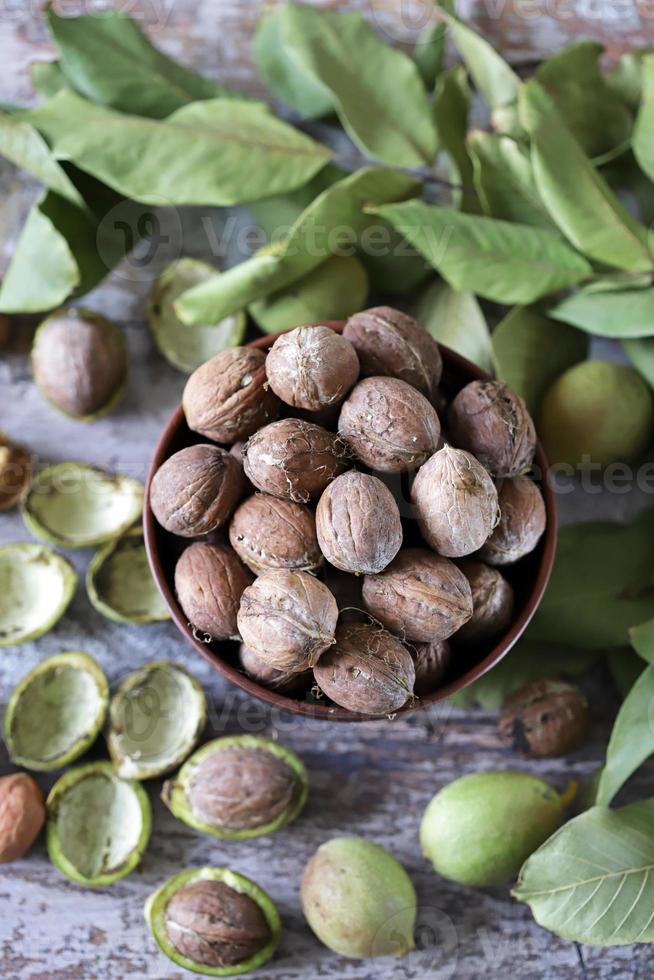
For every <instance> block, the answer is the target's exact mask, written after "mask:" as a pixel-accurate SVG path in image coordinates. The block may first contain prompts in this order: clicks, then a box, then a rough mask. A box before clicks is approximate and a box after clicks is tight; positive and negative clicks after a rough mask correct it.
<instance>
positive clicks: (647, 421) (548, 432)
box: [538, 361, 654, 467]
mask: <svg viewBox="0 0 654 980" xmlns="http://www.w3.org/2000/svg"><path fill="white" fill-rule="evenodd" d="M538 431H539V435H540V437H541V439H542V441H543V444H544V446H545V451H546V453H547V456H548V458H549V461H550V463H553V464H556V463H568V464H570V465H572V466H575V467H578V466H581V467H583V466H588V464H589V463H599V464H600V465H601V466H608V464H609V463H614V462H629V461H631V460H635V459H638V457H639V456H641V455H642V454H643V453H644V452H645V450H646V449H647V447H648V445H649V442H650V440H651V437H652V432H653V431H654V399H653V398H652V392H651V391H650V389H649V387H648V386H647V384H646V383H645V381H643V379H642V377H641V376H640V375H639V374H638V372H637V371H634V369H633V368H629V367H624V366H623V365H622V364H614V363H613V362H611V361H583V362H582V363H581V364H577V365H575V366H574V367H572V368H570V369H569V370H568V371H566V372H565V374H563V375H562V376H561V377H560V378H559V379H558V380H557V381H555V382H554V384H553V385H552V387H551V388H550V389H549V390H548V392H547V394H546V395H545V398H544V399H543V403H542V406H541V410H540V420H539V426H538Z"/></svg>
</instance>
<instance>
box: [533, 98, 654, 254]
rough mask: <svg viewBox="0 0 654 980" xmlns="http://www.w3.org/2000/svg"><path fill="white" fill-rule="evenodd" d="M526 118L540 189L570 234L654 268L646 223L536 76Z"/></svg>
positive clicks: (592, 250) (581, 243) (595, 250)
mask: <svg viewBox="0 0 654 980" xmlns="http://www.w3.org/2000/svg"><path fill="white" fill-rule="evenodd" d="M520 118H521V121H522V124H523V126H524V127H525V129H526V130H527V132H528V133H529V135H530V137H531V160H532V165H533V168H534V178H535V180H536V186H537V188H538V192H539V195H540V197H541V199H542V200H543V202H544V204H545V206H546V208H547V210H548V211H549V213H550V215H551V217H552V219H553V221H554V222H555V223H556V224H557V225H558V227H559V228H560V229H561V231H562V232H563V234H564V235H565V236H566V238H568V240H569V241H571V242H572V244H573V245H574V246H575V247H576V248H578V249H579V250H580V251H581V252H584V253H585V254H586V255H588V256H590V257H591V258H593V259H596V260H597V261H598V262H603V263H604V264H606V265H608V266H612V267H616V268H619V269H627V270H628V271H630V272H639V271H644V270H649V269H651V268H652V265H653V263H652V256H651V254H650V250H649V246H648V240H647V231H646V229H645V228H644V227H643V226H642V225H641V224H640V223H639V222H638V221H636V219H635V218H633V217H632V216H631V215H630V214H629V212H628V211H627V209H626V208H625V207H624V206H623V205H622V204H621V203H620V201H619V200H618V198H617V197H616V196H615V195H614V193H613V192H612V190H611V188H610V187H609V185H608V184H607V183H606V181H605V180H604V178H603V177H602V176H601V174H599V173H598V171H597V170H596V169H595V167H594V166H593V164H592V163H591V162H590V160H589V159H588V157H587V156H586V154H585V153H584V151H583V150H582V148H581V146H580V145H579V143H578V142H577V140H576V139H575V138H574V136H573V135H572V133H571V132H570V130H569V129H568V127H567V126H566V124H565V122H564V121H563V119H562V118H561V116H560V114H559V112H558V110H557V108H556V106H555V104H554V102H553V101H552V99H551V98H550V97H549V96H548V94H547V92H545V90H544V89H543V88H542V86H541V85H540V84H539V83H538V82H537V81H535V80H532V81H530V82H528V83H527V84H526V85H524V86H523V87H522V90H521V94H520Z"/></svg>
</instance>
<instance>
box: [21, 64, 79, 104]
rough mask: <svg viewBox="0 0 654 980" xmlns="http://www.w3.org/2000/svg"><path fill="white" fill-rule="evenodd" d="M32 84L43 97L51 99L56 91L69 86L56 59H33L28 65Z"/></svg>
mask: <svg viewBox="0 0 654 980" xmlns="http://www.w3.org/2000/svg"><path fill="white" fill-rule="evenodd" d="M30 78H31V80H32V85H33V86H34V88H35V89H36V91H37V92H38V93H39V95H42V96H43V98H44V99H51V98H52V96H53V95H56V94H57V92H61V90H62V89H64V88H70V86H69V84H68V79H67V78H66V76H65V75H64V73H63V71H62V69H61V65H60V64H59V62H58V61H33V62H32V64H31V65H30Z"/></svg>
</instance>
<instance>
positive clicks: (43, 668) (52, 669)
mask: <svg viewBox="0 0 654 980" xmlns="http://www.w3.org/2000/svg"><path fill="white" fill-rule="evenodd" d="M108 704H109V684H108V683H107V678H106V677H105V675H104V673H103V672H102V670H101V669H100V667H99V666H98V664H97V663H96V662H95V660H93V659H92V657H89V655H88V654H86V653H76V652H75V653H59V654H57V655H56V656H54V657H50V658H49V659H48V660H44V661H43V663H41V664H39V665H38V667H35V668H34V670H32V671H30V673H29V674H28V675H27V677H24V678H23V679H22V681H21V682H20V683H19V684H18V685H17V687H16V688H15V689H14V691H13V692H12V694H11V697H10V698H9V704H8V705H7V711H6V714H5V722H4V725H5V741H6V743H7V749H8V751H9V755H10V757H11V759H12V760H13V762H15V763H16V764H17V765H20V766H24V767H25V768H26V769H34V770H36V771H37V772H41V771H48V770H51V769H62V768H63V767H64V766H67V765H69V763H71V762H74V760H75V759H79V757H80V756H81V755H83V754H84V752H86V751H87V749H89V748H90V746H91V745H92V744H93V742H95V740H96V738H97V737H98V734H99V732H100V729H101V728H102V725H103V724H104V719H105V716H106V714H107V706H108Z"/></svg>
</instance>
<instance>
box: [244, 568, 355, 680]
mask: <svg viewBox="0 0 654 980" xmlns="http://www.w3.org/2000/svg"><path fill="white" fill-rule="evenodd" d="M337 619H338V606H337V605H336V600H335V599H334V596H333V595H332V594H331V592H330V591H329V589H328V588H327V586H326V585H323V583H322V582H319V581H318V579H316V578H314V577H313V575H310V574H309V573H308V572H292V571H287V570H286V569H276V570H270V571H267V572H263V574H261V575H260V576H259V578H257V579H256V580H255V581H254V582H253V583H252V585H251V586H250V587H249V588H247V589H246V590H245V592H244V593H243V595H242V596H241V605H240V607H239V610H238V629H239V633H240V635H241V638H242V640H243V642H244V643H245V645H246V646H247V647H249V648H250V650H252V651H253V652H254V653H256V655H257V656H258V657H259V658H260V659H261V660H263V661H265V662H266V663H267V664H269V665H270V666H271V667H276V668H277V670H288V671H303V670H307V669H308V668H309V667H313V666H314V665H315V664H316V663H317V661H318V658H319V657H320V655H321V654H322V653H324V651H325V650H326V649H327V648H328V647H330V646H331V645H332V644H333V643H334V631H335V630H336V621H337Z"/></svg>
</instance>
